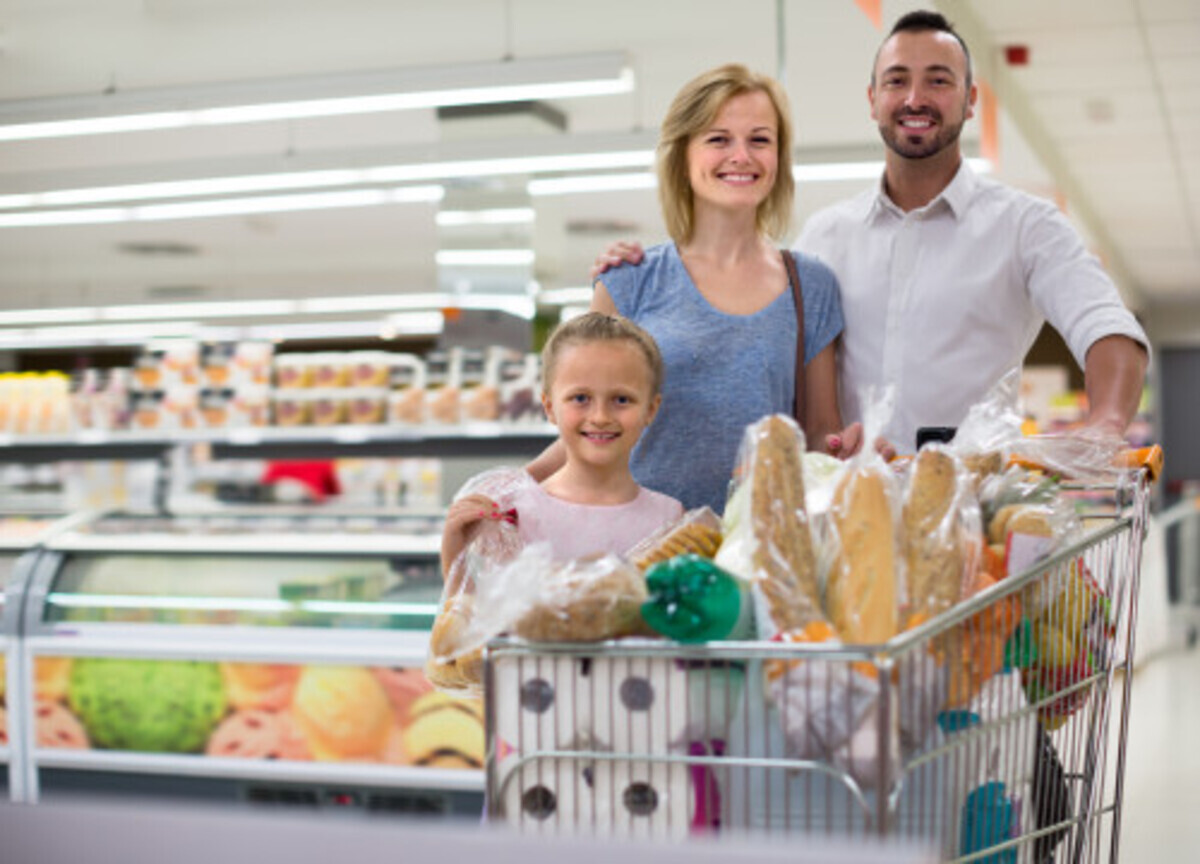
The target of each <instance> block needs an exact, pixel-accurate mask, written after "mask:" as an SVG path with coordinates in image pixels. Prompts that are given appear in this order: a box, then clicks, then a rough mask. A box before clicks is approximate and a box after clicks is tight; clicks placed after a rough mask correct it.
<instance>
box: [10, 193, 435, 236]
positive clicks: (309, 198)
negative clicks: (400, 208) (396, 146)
mask: <svg viewBox="0 0 1200 864" xmlns="http://www.w3.org/2000/svg"><path fill="white" fill-rule="evenodd" d="M443 194H445V190H444V189H443V188H442V187H441V186H398V187H396V188H393V189H351V190H347V191H343V192H310V193H298V194H295V195H262V196H252V197H246V198H218V199H215V200H212V201H187V202H182V203H177V204H143V205H139V206H137V207H99V208H84V209H80V210H37V211H32V212H29V213H9V214H3V215H0V228H31V227H46V226H52V225H94V224H106V223H113V222H154V221H164V220H170V219H204V218H211V217H214V216H244V215H247V214H251V213H285V212H300V211H305V210H329V209H334V208H339V207H377V206H380V205H384V204H414V203H426V202H435V201H440V200H441V199H442V196H443Z"/></svg>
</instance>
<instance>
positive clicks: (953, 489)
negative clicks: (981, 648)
mask: <svg viewBox="0 0 1200 864" xmlns="http://www.w3.org/2000/svg"><path fill="white" fill-rule="evenodd" d="M900 528H901V531H900V534H901V537H900V544H901V550H902V553H903V558H904V570H905V580H906V589H907V604H906V614H905V626H906V628H910V627H912V626H915V625H916V624H919V623H921V622H923V621H927V620H928V619H930V618H933V617H934V616H936V615H938V614H940V613H942V612H944V611H946V610H947V609H949V608H950V607H952V606H954V605H955V604H956V603H958V602H959V600H961V599H962V598H963V597H964V596H966V595H967V593H968V587H969V585H970V581H971V578H972V574H973V573H974V572H975V570H976V569H977V568H978V566H979V560H980V555H981V550H980V546H981V543H982V526H981V517H980V513H979V502H978V499H977V498H976V497H975V493H974V481H973V479H972V477H971V474H970V472H968V471H967V469H966V468H965V467H964V466H963V463H962V462H961V460H960V459H959V458H958V457H957V456H955V455H954V453H953V452H952V451H951V450H950V449H949V448H948V447H945V446H943V445H939V444H927V445H926V446H925V447H923V448H921V452H920V453H918V454H917V456H916V459H915V460H914V461H913V463H912V466H911V469H910V470H909V472H908V474H907V477H906V478H905V491H904V506H903V509H902V511H901V519H900Z"/></svg>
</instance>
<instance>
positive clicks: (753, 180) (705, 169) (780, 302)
mask: <svg viewBox="0 0 1200 864" xmlns="http://www.w3.org/2000/svg"><path fill="white" fill-rule="evenodd" d="M791 141H792V133H791V121H790V118H789V116H788V110H787V98H786V96H785V95H784V93H783V90H782V88H781V87H780V86H779V84H778V83H777V82H775V81H774V80H773V79H771V78H768V77H766V76H763V75H758V74H755V73H753V72H751V71H750V70H748V69H746V68H745V67H744V66H740V65H727V66H721V67H719V68H717V69H713V70H711V71H709V72H706V73H704V74H702V75H700V76H699V77H697V78H695V79H694V80H692V81H691V82H689V83H688V84H686V85H685V86H684V87H683V89H682V90H681V91H680V92H679V93H678V95H677V96H676V97H675V100H674V101H673V102H672V104H671V107H670V109H669V110H668V112H667V116H666V118H665V119H664V121H663V125H662V131H661V134H660V138H659V144H658V180H659V185H658V188H659V199H660V203H661V205H662V209H663V216H664V220H665V222H666V226H667V230H668V233H669V234H670V235H671V238H672V242H670V243H665V244H662V245H660V246H655V247H651V248H650V249H647V250H646V253H645V257H644V259H643V260H642V262H641V263H640V264H639V265H637V266H625V267H618V268H616V269H613V270H610V271H608V272H606V273H604V274H602V276H601V277H600V278H598V279H597V280H596V282H595V286H594V287H595V290H594V294H593V298H592V309H593V310H595V311H600V312H606V313H608V314H619V315H622V316H624V317H626V318H629V319H631V320H633V321H634V322H636V323H637V324H639V325H640V326H642V327H643V328H645V329H646V330H647V331H648V332H649V333H650V334H651V335H652V336H653V337H654V339H655V340H656V341H657V342H658V344H659V347H660V349H661V351H662V354H663V360H664V363H665V367H666V375H665V380H664V388H663V402H662V407H661V408H660V410H659V414H658V417H657V418H656V419H655V421H654V423H653V424H652V425H651V426H650V428H649V429H647V430H646V432H645V434H644V435H643V437H642V440H641V441H640V442H639V443H638V446H637V448H636V449H635V451H634V453H633V461H632V467H633V473H634V476H635V477H636V478H637V481H638V482H639V483H640V484H642V485H643V486H646V487H648V488H650V489H654V490H656V491H659V492H662V493H664V494H667V495H670V496H672V497H674V498H677V499H679V500H680V501H681V502H682V503H683V506H684V507H685V508H688V509H692V508H695V507H699V506H702V505H708V506H709V507H712V508H713V509H714V510H716V511H717V512H718V513H719V512H721V511H722V510H723V509H724V506H725V495H726V490H727V488H728V483H729V478H730V475H731V473H732V471H733V467H734V462H735V460H736V457H737V450H738V446H739V444H740V443H741V439H742V433H743V431H744V429H745V427H746V426H747V425H749V424H750V423H753V422H754V421H756V420H758V419H760V418H761V417H763V416H765V415H767V414H773V413H785V414H792V413H793V403H794V401H795V400H794V393H795V387H794V383H795V382H794V375H795V371H794V370H795V366H796V364H795V354H796V345H797V326H796V324H797V319H796V308H795V303H794V300H793V295H792V291H791V289H790V287H789V281H788V272H787V267H786V265H785V261H784V258H783V254H792V255H794V256H795V262H796V265H797V271H798V274H799V279H800V284H801V286H802V289H803V297H804V301H803V302H804V325H805V326H804V330H805V332H804V348H805V358H804V359H805V364H804V376H805V387H804V392H805V400H804V401H805V405H804V411H803V416H804V417H805V423H804V427H805V433H806V437H807V439H808V441H809V445H810V447H817V446H820V447H823V448H825V449H827V450H830V451H831V452H837V453H838V454H839V455H850V453H852V452H853V451H854V450H855V449H857V446H858V441H859V438H860V431H861V430H860V428H859V427H858V426H857V425H856V426H854V427H851V428H850V429H846V430H842V429H841V412H840V411H839V409H838V402H837V379H836V374H837V373H836V365H835V358H834V343H835V340H836V339H837V336H838V335H839V334H840V333H841V331H842V326H843V323H842V311H841V304H840V301H839V297H838V286H837V280H836V278H835V277H834V275H833V273H832V272H831V271H830V270H829V269H828V268H827V267H825V266H824V265H823V264H820V263H819V262H817V261H815V260H814V259H811V258H807V257H805V256H803V255H800V254H799V253H781V252H780V250H779V249H778V248H777V247H776V245H775V242H774V241H773V239H772V238H777V237H782V236H783V234H784V233H785V232H786V230H787V227H788V223H789V221H790V217H791V211H792V199H793V197H794V193H795V185H794V181H793V179H792V164H791ZM562 458H563V457H562V453H561V446H560V445H558V444H556V445H554V446H552V447H551V448H549V449H548V450H547V451H546V452H545V453H543V454H542V456H540V457H538V459H537V460H536V461H535V462H534V463H532V464H531V465H530V466H529V471H530V473H531V474H533V476H534V477H535V478H538V479H541V478H542V477H544V476H546V475H547V474H548V473H550V472H551V471H552V470H555V468H556V467H557V466H558V465H559V464H561V461H562Z"/></svg>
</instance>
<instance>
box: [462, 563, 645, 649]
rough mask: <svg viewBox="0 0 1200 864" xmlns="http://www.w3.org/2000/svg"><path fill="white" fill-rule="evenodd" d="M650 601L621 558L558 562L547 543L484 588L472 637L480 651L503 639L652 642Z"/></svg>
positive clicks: (631, 568)
mask: <svg viewBox="0 0 1200 864" xmlns="http://www.w3.org/2000/svg"><path fill="white" fill-rule="evenodd" d="M646 597H647V595H646V580H645V578H644V577H643V576H642V574H641V573H640V572H639V571H638V570H637V568H636V567H634V566H633V565H632V564H630V563H629V562H628V561H626V560H624V559H623V558H620V557H619V556H617V555H612V554H603V555H594V556H589V557H587V558H577V559H573V560H570V561H554V560H553V558H552V557H551V552H550V545H549V544H548V543H534V544H532V545H530V546H528V547H527V548H526V549H525V550H523V551H522V552H521V554H520V555H518V556H517V558H516V559H515V560H513V561H512V562H511V563H509V564H508V565H506V566H505V567H503V568H501V569H500V570H498V571H497V572H495V573H493V574H491V575H490V577H489V578H488V579H487V580H486V581H484V582H482V583H481V584H480V585H479V588H478V594H477V602H478V607H477V611H476V614H475V618H474V624H473V626H472V628H471V634H470V635H471V639H472V640H473V641H477V642H478V644H480V645H482V644H484V643H486V642H487V640H488V639H490V638H492V637H493V636H497V635H499V634H501V633H512V634H514V635H516V636H519V637H521V638H522V639H529V640H530V641H536V642H598V641H602V640H605V639H618V638H621V637H625V636H650V635H654V633H653V631H652V630H650V628H649V627H648V626H647V625H646V623H645V621H643V620H642V613H641V608H642V604H643V603H645V602H646Z"/></svg>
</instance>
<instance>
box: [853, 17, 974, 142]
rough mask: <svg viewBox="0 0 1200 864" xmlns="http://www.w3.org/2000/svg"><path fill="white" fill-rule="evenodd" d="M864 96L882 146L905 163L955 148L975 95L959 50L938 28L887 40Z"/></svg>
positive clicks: (969, 113) (965, 63) (952, 39)
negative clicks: (869, 101)
mask: <svg viewBox="0 0 1200 864" xmlns="http://www.w3.org/2000/svg"><path fill="white" fill-rule="evenodd" d="M867 95H868V97H869V98H870V100H871V118H872V119H873V120H875V122H876V123H878V124H879V134H880V135H881V136H882V137H883V141H884V143H885V144H886V145H887V146H888V148H889V149H891V150H892V151H893V152H894V153H896V154H897V155H899V156H903V157H904V158H906V159H925V158H928V157H930V156H934V155H936V154H938V153H941V152H943V151H945V150H947V149H948V148H951V147H953V148H955V149H956V150H957V147H958V136H959V134H960V133H961V132H962V127H963V123H965V122H966V121H967V119H968V118H970V117H972V116H974V113H975V111H974V108H975V98H976V91H975V87H974V85H971V86H970V87H968V85H967V58H966V56H965V55H964V53H963V50H962V46H961V45H959V44H958V41H957V40H956V39H955V38H954V37H953V36H951V35H950V34H949V33H941V32H939V31H936V30H927V31H921V32H916V33H908V32H901V33H897V34H896V35H895V36H892V37H891V38H890V39H888V40H887V42H885V43H884V44H883V47H882V48H880V49H879V56H878V57H877V58H876V60H875V76H874V78H873V80H872V83H871V87H870V88H869V89H868V91H867Z"/></svg>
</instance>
